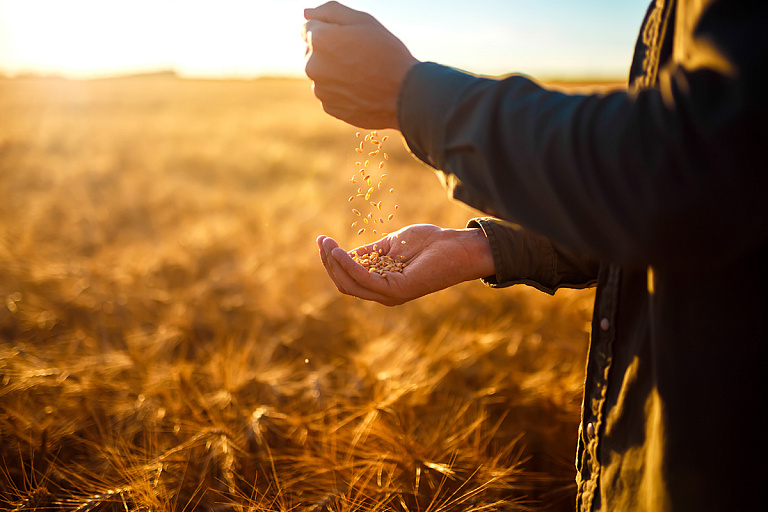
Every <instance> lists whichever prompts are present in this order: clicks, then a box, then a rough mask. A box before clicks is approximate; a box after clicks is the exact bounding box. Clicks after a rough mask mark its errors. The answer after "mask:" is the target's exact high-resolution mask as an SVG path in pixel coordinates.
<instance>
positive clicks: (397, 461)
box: [0, 0, 643, 512]
mask: <svg viewBox="0 0 768 512" xmlns="http://www.w3.org/2000/svg"><path fill="white" fill-rule="evenodd" d="M350 5H351V6H352V7H355V8H358V9H362V10H369V11H370V12H371V13H372V14H374V15H375V16H377V17H379V19H381V20H382V21H383V22H384V23H385V25H387V26H389V27H390V28H392V29H393V31H394V32H395V33H396V34H398V35H399V36H400V37H401V38H402V39H403V41H404V42H405V43H406V44H407V45H408V46H410V47H411V49H412V50H413V52H414V54H415V55H416V56H417V57H418V58H421V59H426V60H435V61H440V62H444V63H447V64H450V65H454V66H456V67H460V68H465V69H470V70H472V71H475V72H478V73H483V74H503V73H507V72H512V71H523V72H526V73H533V74H541V76H542V79H545V80H555V79H557V80H559V81H558V82H557V83H556V85H557V86H558V87H563V88H566V89H569V88H570V89H578V90H580V91H584V90H598V91H599V90H602V89H604V88H610V87H615V86H616V83H615V82H616V81H621V80H622V78H623V77H624V75H625V74H626V70H627V69H628V66H629V58H630V55H631V47H632V44H633V42H634V38H635V31H636V27H638V26H639V24H640V21H641V17H642V14H643V12H642V11H643V6H641V5H640V3H639V2H635V1H631V2H607V1H606V2H599V1H594V2H581V3H579V5H578V6H577V5H572V3H568V2H560V1H542V2H537V3H535V4H533V3H530V2H529V3H523V2H514V1H509V2H491V1H482V0H481V1H478V2H473V4H472V8H471V9H469V8H467V7H466V5H465V4H464V3H459V2H455V3H452V2H448V1H446V2H440V3H437V2H401V1H390V2H387V3H384V4H382V3H374V2H364V1H360V2H350ZM304 7H305V5H304V4H301V3H298V2H293V1H287V0H284V1H252V2H246V1H222V2H216V3H214V2H194V1H185V2H181V1H154V2H145V1H133V2H130V3H129V2H118V1H112V2H104V1H102V2H96V1H85V0H81V1H72V2H66V3H64V2H53V1H37V0H25V1H21V0H18V1H13V0H0V73H1V74H2V75H3V76H2V78H0V197H2V198H3V200H2V201H0V508H5V509H11V510H13V509H17V510H36V509H43V508H45V509H51V508H54V509H61V510H118V509H119V510H149V509H170V510H222V509H227V510H230V509H232V510H296V509H301V510H307V511H314V512H320V511H321V510H367V511H368V510H379V509H380V510H396V511H403V512H404V511H406V510H427V509H430V510H462V511H466V510H507V511H509V510H531V509H533V510H545V509H546V510H572V508H573V493H574V485H573V477H574V470H573V456H574V452H575V439H576V429H577V425H578V412H579V407H580V402H581V385H582V382H583V377H584V360H585V353H586V347H587V342H588V337H589V331H590V316H591V309H592V299H593V292H592V291H590V290H583V291H568V290H562V291H559V292H558V293H557V294H556V295H555V296H548V295H545V294H543V293H541V292H538V291H536V290H533V289H531V288H527V287H522V286H521V287H514V288H509V289H503V290H492V289H489V288H486V287H485V286H483V285H482V284H481V283H479V282H473V283H464V284H463V285H461V286H457V287H454V288H452V289H449V290H445V291H442V292H439V293H437V294H434V295H432V296H430V297H428V298H425V299H421V300H417V301H414V302H412V303H409V304H406V305H404V306H400V307H395V308H386V307H383V306H380V305H377V304H370V303H365V302H362V301H358V300H355V299H351V298H348V297H345V296H343V295H341V294H339V293H338V292H337V290H336V289H335V287H334V286H333V285H332V283H331V282H330V280H329V279H328V278H327V276H326V275H325V272H324V271H323V268H322V265H321V264H320V261H319V258H318V256H317V249H316V246H315V238H316V237H317V236H318V235H319V234H327V235H331V236H333V237H335V238H336V239H338V240H339V241H340V242H341V244H342V246H344V247H348V248H351V247H354V246H356V245H360V244H363V243H367V242H371V241H373V240H375V238H376V237H374V236H373V235H372V234H370V233H367V234H365V235H362V236H358V235H357V230H356V229H352V228H350V224H351V222H353V221H354V220H356V217H355V216H354V215H353V214H352V213H351V212H350V205H349V203H348V202H347V198H348V197H349V196H350V195H353V194H354V193H355V192H356V190H355V187H357V185H353V184H351V183H350V182H349V179H350V177H351V176H353V175H355V173H356V171H357V169H358V167H359V165H358V164H357V163H356V161H357V160H359V159H360V157H359V155H358V154H357V153H355V151H354V148H355V147H356V146H357V144H358V143H359V140H360V139H359V138H358V137H356V135H355V132H356V131H357V130H355V129H354V128H352V127H350V126H347V125H345V124H343V123H341V122H339V121H337V120H335V119H332V118H330V117H328V116H327V115H325V114H324V113H323V112H322V109H321V108H320V105H319V103H318V102H317V101H316V100H315V98H314V97H313V96H312V93H311V87H310V83H309V81H308V80H307V79H306V78H304V77H302V66H303V54H304V44H303V42H302V41H301V38H300V29H301V25H302V23H303V17H302V9H303V8H304ZM577 7H578V8H577ZM384 135H387V136H388V137H389V139H388V140H387V141H386V142H385V148H384V151H386V152H387V153H388V156H389V158H388V160H387V161H386V164H385V167H384V169H383V171H386V173H387V174H388V177H387V180H388V186H389V187H391V188H393V189H394V191H395V192H394V193H393V194H392V195H391V196H389V197H388V198H387V201H390V200H391V203H392V204H398V206H399V207H398V209H397V210H396V212H395V210H391V211H393V212H395V216H394V218H393V220H392V221H391V222H388V223H387V225H386V229H387V230H388V231H394V230H396V229H398V228H400V227H403V226H405V225H408V224H411V223H417V222H427V223H434V224H438V225H442V226H445V227H463V226H464V225H465V223H466V221H467V220H468V219H469V218H471V217H473V216H477V215H479V212H476V211H473V210H471V209H469V208H467V207H465V206H463V205H461V204H458V203H455V202H453V201H451V200H449V199H448V198H447V196H446V193H445V191H444V190H443V189H442V188H441V186H440V184H439V182H438V180H437V179H436V178H435V176H434V175H433V173H432V172H430V170H429V169H428V168H427V167H425V166H424V165H423V164H421V163H420V162H417V161H416V160H415V159H414V158H413V157H412V156H411V155H409V154H408V152H407V148H406V147H405V146H404V144H403V141H402V139H401V138H400V136H399V134H397V133H395V132H383V133H380V134H379V136H380V137H383V136H384ZM382 231H383V230H382Z"/></svg>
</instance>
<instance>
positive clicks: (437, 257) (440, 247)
mask: <svg viewBox="0 0 768 512" xmlns="http://www.w3.org/2000/svg"><path fill="white" fill-rule="evenodd" d="M317 245H318V248H319V250H320V258H321V259H322V261H323V265H324V266H325V269H326V271H327V272H328V275H329V276H330V277H331V279H332V280H333V282H334V283H335V284H336V288H338V290H339V291H340V292H342V293H344V294H347V295H352V296H354V297H359V298H361V299H365V300H371V301H375V302H379V303H381V304H384V305H386V306H395V305H398V304H403V303H404V302H407V301H409V300H412V299H415V298H417V297H421V296H424V295H427V294H429V293H432V292H436V291H438V290H442V289H443V288H448V287H449V286H453V285H455V284H458V283H461V282H463V281H469V280H474V279H479V278H481V277H486V276H489V275H493V274H494V273H495V267H494V263H493V255H492V253H491V248H490V244H489V243H488V240H487V239H486V237H485V234H484V233H483V232H482V230H480V229H477V228H475V229H443V228H440V227H438V226H433V225H430V224H416V225H412V226H408V227H405V228H403V229H401V230H399V231H397V232H395V233H391V234H389V235H387V236H386V237H384V238H382V239H381V240H378V241H376V242H374V243H371V244H368V245H365V246H362V247H358V248H356V249H354V250H352V251H350V252H349V253H347V252H346V251H344V250H343V249H341V248H340V247H339V245H338V244H337V243H336V241H335V240H333V239H332V238H329V237H327V236H324V235H323V236H320V237H318V239H317ZM374 245H375V246H376V251H379V250H381V255H382V256H384V255H387V256H390V257H391V258H393V259H395V260H396V261H405V263H406V267H405V268H404V269H403V271H402V272H385V273H384V275H383V276H382V275H380V274H379V273H377V272H368V270H367V269H365V268H364V267H363V266H362V265H360V264H358V263H357V262H355V260H354V259H353V258H352V256H351V255H352V254H355V253H357V254H359V255H362V254H365V253H369V252H372V251H373V250H374V248H373V247H374ZM400 256H402V257H403V258H404V259H403V258H400Z"/></svg>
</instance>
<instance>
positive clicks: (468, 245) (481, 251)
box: [457, 228, 496, 281]
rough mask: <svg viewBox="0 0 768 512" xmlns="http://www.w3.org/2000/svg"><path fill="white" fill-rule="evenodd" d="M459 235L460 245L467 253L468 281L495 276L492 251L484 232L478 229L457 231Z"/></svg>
mask: <svg viewBox="0 0 768 512" xmlns="http://www.w3.org/2000/svg"><path fill="white" fill-rule="evenodd" d="M457 231H459V232H460V233H461V236H462V244H463V245H464V247H465V250H466V251H467V264H468V265H467V269H468V270H469V277H468V279H467V280H468V281H470V280H475V279H482V278H484V277H488V276H492V275H495V274H496V264H495V263H494V259H493V251H492V249H491V244H490V242H489V241H488V238H487V237H486V236H485V232H484V231H483V230H482V229H480V228H465V229H460V230H457Z"/></svg>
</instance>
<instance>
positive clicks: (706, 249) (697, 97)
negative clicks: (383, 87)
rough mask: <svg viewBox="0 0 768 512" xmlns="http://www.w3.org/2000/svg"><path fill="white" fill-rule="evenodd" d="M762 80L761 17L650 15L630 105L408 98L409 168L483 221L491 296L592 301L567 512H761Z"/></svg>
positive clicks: (767, 117) (670, 6)
mask: <svg viewBox="0 0 768 512" xmlns="http://www.w3.org/2000/svg"><path fill="white" fill-rule="evenodd" d="M767 78H768V2H766V1H744V0H742V1H739V0H678V1H677V2H674V1H672V0H657V1H656V2H655V4H653V5H652V6H651V7H650V9H649V11H648V14H647V15H646V19H645V21H644V23H643V28H642V30H641V32H640V37H639V39H638V44H637V47H636V51H635V55H634V60H633V63H632V68H631V78H630V86H629V89H628V90H627V91H618V92H614V93H610V94H600V95H569V94H563V93H560V92H555V91H552V90H547V89H546V88H543V87H541V86H540V85H538V84H536V83H535V82H533V81H532V80H530V79H528V78H526V77H523V76H510V77H508V78H506V79H503V80H492V79H487V78H481V77H476V76H472V75H470V74H467V73H463V72H460V71H457V70H454V69H450V68H447V67H444V66H440V65H437V64H434V63H422V64H418V65H417V66H415V67H414V68H413V69H412V70H411V71H410V72H409V74H408V75H407V77H406V81H405V83H404V84H403V86H402V89H401V93H400V98H399V106H398V114H399V118H400V127H401V130H402V132H403V134H404V136H405V138H406V141H407V143H408V145H409V147H410V149H411V151H412V152H413V153H414V154H415V155H416V156H418V157H419V158H420V159H422V160H423V161H425V162H426V163H428V164H430V165H431V166H433V167H435V168H436V169H439V170H441V171H442V172H441V176H442V177H443V178H444V179H445V182H446V184H447V185H448V186H449V187H450V188H451V189H452V190H453V194H454V197H456V198H457V199H459V200H461V201H463V202H465V203H467V204H469V205H471V206H473V207H475V208H478V209H480V210H482V211H484V212H486V213H488V214H489V215H491V216H493V217H495V219H491V218H485V219H478V220H476V221H473V223H474V224H473V225H481V226H482V228H483V229H484V230H485V232H486V234H487V236H488V239H489V240H490V242H491V247H492V249H493V253H494V258H495V262H496V275H495V276H492V277H489V278H488V279H487V280H486V281H487V282H488V283H489V284H492V285H494V286H508V285H511V284H516V283H527V284H532V285H534V286H536V287H538V288H539V289H542V290H545V291H548V292H551V293H554V291H555V290H556V289H557V288H558V287H562V286H576V287H583V286H588V285H591V284H593V283H597V293H596V303H595V308H594V319H593V323H592V340H591V344H590V351H589V358H588V363H587V374H586V382H585V391H584V405H583V417H582V424H581V428H580V429H579V441H578V447H577V461H576V464H577V484H578V508H579V510H618V511H627V510H647V511H653V512H660V511H665V510H691V511H696V512H702V511H709V510H718V511H719V510H722V511H757V510H768V449H767V447H768V435H767V434H768V423H767V422H766V419H765V417H766V416H768V415H766V409H767V408H768V407H766V406H768V385H767V384H766V383H767V382H768V362H767V361H768V128H767V127H768V94H767V93H766V90H765V89H766V88H767V87H768V83H767V80H766V79H767ZM496 219H504V220H507V221H511V222H514V223H516V224H518V225H520V226H524V229H523V228H516V227H514V226H511V225H510V224H508V223H505V222H503V221H499V220H496Z"/></svg>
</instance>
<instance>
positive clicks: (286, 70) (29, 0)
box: [0, 0, 304, 77]
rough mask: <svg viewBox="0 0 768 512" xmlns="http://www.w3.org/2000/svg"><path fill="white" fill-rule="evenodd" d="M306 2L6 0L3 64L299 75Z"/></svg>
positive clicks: (87, 72) (0, 23)
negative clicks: (301, 28) (302, 24)
mask: <svg viewBox="0 0 768 512" xmlns="http://www.w3.org/2000/svg"><path fill="white" fill-rule="evenodd" d="M301 5H303V4H302V3H300V2H296V1H290V0H288V1H286V0H282V1H281V0H266V1H259V2H253V1H247V0H223V1H219V2H216V3H213V2H204V1H185V2H180V1H174V0H151V1H150V0H133V1H130V2H128V1H115V2H103V1H99V0H70V1H68V2H60V1H56V0H0V71H10V72H12V73H18V72H34V73H54V74H62V75H65V76H69V77H91V76H99V75H114V74H123V73H132V72H141V71H152V70H158V69H175V70H176V71H179V72H180V73H182V74H188V75H200V76H255V75H260V74H283V75H298V74H300V73H301V69H302V65H303V51H304V47H303V42H302V41H301V38H300V37H299V30H300V27H301V23H302V22H303V18H302V9H301V7H300V6H301Z"/></svg>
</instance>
